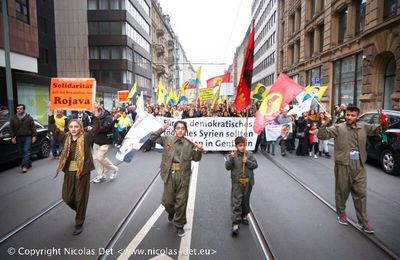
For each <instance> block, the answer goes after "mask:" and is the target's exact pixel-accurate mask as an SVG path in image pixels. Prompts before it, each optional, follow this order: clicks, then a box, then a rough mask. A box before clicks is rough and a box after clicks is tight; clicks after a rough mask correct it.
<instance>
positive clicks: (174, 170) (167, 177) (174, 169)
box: [150, 121, 203, 237]
mask: <svg viewBox="0 0 400 260" xmlns="http://www.w3.org/2000/svg"><path fill="white" fill-rule="evenodd" d="M168 128H169V123H168V122H167V123H165V124H164V126H163V127H162V128H160V129H159V130H157V131H155V132H153V133H151V136H150V140H152V141H153V142H156V143H158V144H160V145H161V146H163V147H164V150H163V154H162V160H161V169H160V172H161V179H162V180H163V182H164V192H163V195H162V201H161V204H162V205H163V206H164V207H165V210H166V212H167V213H168V221H169V222H172V221H174V224H175V226H176V232H177V234H178V236H179V237H183V236H184V235H185V230H184V229H183V227H184V225H185V224H186V206H187V202H188V195H189V182H190V174H191V165H192V161H195V162H197V161H200V160H201V156H202V153H201V152H202V151H203V147H202V145H200V144H194V143H193V142H191V141H189V140H188V139H186V138H185V135H186V133H187V132H188V129H187V125H186V122H185V121H176V122H175V124H174V132H175V136H161V135H162V133H164V131H165V130H167V129H168Z"/></svg>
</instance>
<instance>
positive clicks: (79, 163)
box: [49, 107, 99, 236]
mask: <svg viewBox="0 0 400 260" xmlns="http://www.w3.org/2000/svg"><path fill="white" fill-rule="evenodd" d="M53 115H54V111H53V110H50V112H49V130H50V131H51V132H53V135H54V137H55V138H56V139H57V140H58V141H59V142H60V143H63V144H64V149H63V151H62V153H61V155H60V161H59V163H58V166H57V174H58V172H59V171H63V172H64V173H65V175H64V182H63V188H62V198H63V200H64V202H65V203H66V204H67V205H68V206H69V207H70V208H71V209H73V210H74V211H76V217H75V229H74V232H73V235H74V236H76V235H79V234H80V233H82V231H83V222H84V221H85V216H86V208H87V203H88V199H89V188H90V171H92V170H94V164H93V159H92V152H91V148H90V146H91V143H92V142H93V140H94V137H95V135H96V134H97V132H98V131H99V119H98V116H99V112H98V108H97V107H95V109H94V111H93V115H94V124H93V127H92V129H91V130H90V131H88V132H86V133H85V131H84V128H83V125H82V122H81V121H79V120H76V119H72V120H71V121H70V122H69V124H68V132H67V133H64V132H63V131H60V130H59V129H58V128H57V127H56V125H55V121H54V117H53Z"/></svg>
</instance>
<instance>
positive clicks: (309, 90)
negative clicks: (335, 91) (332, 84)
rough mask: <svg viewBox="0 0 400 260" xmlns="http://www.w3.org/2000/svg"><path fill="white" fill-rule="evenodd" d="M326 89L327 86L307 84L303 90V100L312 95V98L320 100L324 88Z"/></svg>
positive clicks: (324, 90)
mask: <svg viewBox="0 0 400 260" xmlns="http://www.w3.org/2000/svg"><path fill="white" fill-rule="evenodd" d="M327 89H328V87H327V86H308V87H305V89H304V92H306V93H305V95H304V100H307V99H309V98H311V97H312V96H314V99H316V100H317V101H319V100H321V98H322V96H323V95H324V94H325V92H326V90H327Z"/></svg>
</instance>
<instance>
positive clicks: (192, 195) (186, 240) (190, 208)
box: [118, 162, 199, 260]
mask: <svg viewBox="0 0 400 260" xmlns="http://www.w3.org/2000/svg"><path fill="white" fill-rule="evenodd" d="M198 172H199V162H192V174H191V181H190V187H189V198H188V205H187V208H186V219H187V223H186V225H185V227H184V229H185V236H184V237H183V238H181V243H180V247H179V256H178V260H188V259H189V256H190V254H185V253H186V252H190V244H191V241H192V227H193V215H194V202H195V199H196V188H197V175H198ZM163 212H164V206H163V205H160V206H159V207H158V208H157V210H156V211H155V212H154V213H153V215H152V216H151V217H150V219H149V220H148V221H147V222H146V224H145V225H144V226H143V227H142V229H141V230H140V231H139V233H137V235H136V236H135V237H134V238H133V239H132V241H131V242H130V243H129V245H128V246H127V247H126V249H125V250H124V251H125V252H126V253H125V254H124V253H122V254H121V255H120V256H119V257H118V260H127V259H129V257H131V256H132V255H133V254H129V252H135V250H136V248H137V247H138V246H139V244H140V243H141V242H142V241H143V239H144V238H145V237H146V235H147V234H148V233H149V231H150V229H151V228H152V227H153V226H154V224H155V223H156V221H157V220H158V219H159V218H160V216H161V214H162V213H163ZM151 259H157V260H161V259H172V258H170V257H169V256H167V255H165V254H162V255H159V256H156V257H154V258H151Z"/></svg>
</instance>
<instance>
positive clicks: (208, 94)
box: [199, 88, 214, 101]
mask: <svg viewBox="0 0 400 260" xmlns="http://www.w3.org/2000/svg"><path fill="white" fill-rule="evenodd" d="M213 91H214V89H213V88H201V89H199V93H200V100H201V101H208V100H212V99H213V96H214V93H213Z"/></svg>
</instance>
